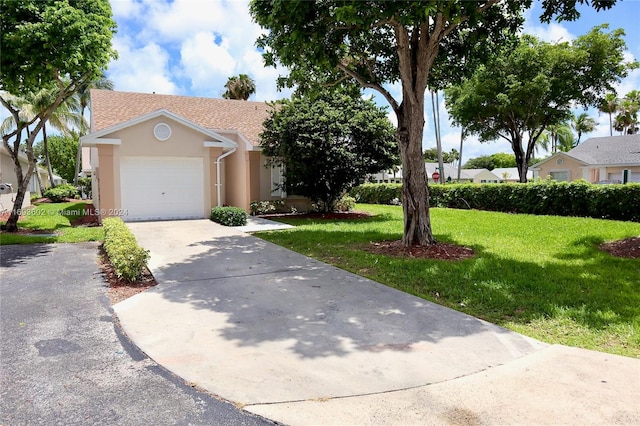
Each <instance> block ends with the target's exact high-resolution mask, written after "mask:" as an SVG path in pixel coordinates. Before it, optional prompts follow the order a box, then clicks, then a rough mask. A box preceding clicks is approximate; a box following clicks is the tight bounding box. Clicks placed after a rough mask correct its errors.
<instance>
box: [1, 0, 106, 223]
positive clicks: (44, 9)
mask: <svg viewBox="0 0 640 426" xmlns="http://www.w3.org/2000/svg"><path fill="white" fill-rule="evenodd" d="M0 10H2V13H1V14H0V46H2V49H1V54H0V104H2V105H3V106H4V107H5V108H6V109H7V110H8V111H9V113H10V115H11V116H12V117H13V118H14V122H15V128H13V129H7V130H6V131H4V132H3V133H2V142H3V145H4V147H5V148H6V149H7V150H8V151H9V153H10V154H11V157H12V159H13V162H14V170H15V173H16V177H17V180H18V182H19V184H18V189H17V193H16V196H15V202H14V208H13V210H12V212H11V215H10V217H9V219H8V221H7V224H6V226H5V228H6V229H7V230H9V231H16V230H17V229H18V228H17V221H18V213H19V209H20V206H21V205H22V201H23V200H24V196H25V194H26V189H27V185H28V183H29V179H30V178H31V175H32V174H33V172H34V170H35V167H36V158H35V156H34V153H33V142H34V140H35V137H36V135H37V134H38V133H39V132H40V131H41V130H42V128H43V127H44V125H45V123H46V122H47V121H48V120H49V118H50V117H51V115H52V114H53V113H54V111H55V110H56V109H57V108H58V107H59V106H60V105H61V104H62V103H63V102H64V101H65V100H66V99H68V98H69V97H70V96H72V95H73V94H74V93H75V92H76V91H77V90H78V89H79V88H80V87H81V85H82V84H84V83H86V82H88V81H91V80H93V79H95V78H97V77H98V76H100V75H101V74H102V72H103V71H104V70H105V69H106V67H107V65H108V63H109V61H110V60H111V59H112V58H115V57H116V52H115V51H114V50H113V49H112V47H111V39H112V37H113V34H114V33H115V28H116V24H115V22H114V21H113V19H112V15H111V6H110V4H109V1H108V0H82V1H79V0H21V1H14V0H0ZM43 89H51V90H55V93H56V96H55V97H54V99H53V100H52V102H51V103H50V105H44V106H43V107H42V108H40V109H39V111H38V113H37V114H36V115H35V116H34V117H33V118H30V119H28V120H25V119H24V117H25V115H24V114H22V111H21V104H20V103H18V102H14V100H15V99H17V98H21V97H22V98H28V97H29V96H32V94H34V93H38V92H40V91H42V90H43ZM25 131H26V133H27V138H26V140H25V141H24V143H23V141H22V139H21V138H22V135H23V133H24V132H25ZM21 146H24V151H25V153H26V155H27V159H28V161H29V166H28V168H27V170H26V172H23V170H22V167H21V164H20V161H19V157H18V155H19V150H20V147H21Z"/></svg>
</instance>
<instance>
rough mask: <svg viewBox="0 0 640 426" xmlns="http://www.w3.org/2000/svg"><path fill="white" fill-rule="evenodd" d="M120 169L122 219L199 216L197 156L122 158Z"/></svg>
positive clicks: (201, 182) (200, 193) (199, 162)
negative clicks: (124, 212)
mask: <svg viewBox="0 0 640 426" xmlns="http://www.w3.org/2000/svg"><path fill="white" fill-rule="evenodd" d="M120 172H121V179H120V185H121V188H122V189H121V193H122V208H123V209H126V210H127V213H128V215H127V217H126V218H124V219H125V220H153V219H187V218H201V217H203V211H204V199H203V197H204V186H203V185H204V179H203V163H202V159H201V158H191V157H124V158H122V160H121V163H120Z"/></svg>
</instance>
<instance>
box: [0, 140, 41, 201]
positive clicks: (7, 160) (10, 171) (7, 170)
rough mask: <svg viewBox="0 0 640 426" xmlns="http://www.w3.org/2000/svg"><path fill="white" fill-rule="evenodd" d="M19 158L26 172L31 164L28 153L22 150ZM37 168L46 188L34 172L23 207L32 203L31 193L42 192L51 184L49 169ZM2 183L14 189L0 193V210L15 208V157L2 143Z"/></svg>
mask: <svg viewBox="0 0 640 426" xmlns="http://www.w3.org/2000/svg"><path fill="white" fill-rule="evenodd" d="M18 158H19V159H20V163H21V164H22V170H23V172H26V171H27V166H28V164H29V161H28V160H27V155H26V154H24V153H22V152H21V153H20V154H19V155H18ZM37 170H38V173H39V174H40V180H41V182H42V185H43V186H44V188H40V184H39V183H38V179H37V178H36V176H35V173H34V175H33V176H31V179H30V180H29V186H28V187H27V193H26V194H25V196H24V201H23V202H22V208H25V207H28V206H30V205H31V194H42V192H43V190H44V189H46V188H48V187H49V186H50V185H49V175H48V173H47V171H46V170H45V169H44V168H42V167H38V168H37ZM2 183H4V184H10V185H11V188H12V191H11V192H9V193H6V194H0V212H1V211H7V210H11V209H13V201H14V199H15V195H16V193H17V192H18V178H17V177H16V172H15V169H14V164H13V158H11V154H10V153H9V151H8V150H7V149H6V148H5V147H4V146H2V145H0V184H2Z"/></svg>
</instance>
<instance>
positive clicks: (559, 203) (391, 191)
mask: <svg viewBox="0 0 640 426" xmlns="http://www.w3.org/2000/svg"><path fill="white" fill-rule="evenodd" d="M350 194H351V195H352V196H353V197H354V198H355V199H356V200H357V202H359V203H368V204H395V201H396V200H398V199H401V197H402V185H401V184H365V185H361V186H359V187H357V188H354V189H353V190H352V191H351V192H350ZM429 201H430V204H431V206H432V207H449V208H455V209H478V210H489V211H498V212H507V213H528V214H537V215H555V216H582V217H595V218H600V219H613V220H628V221H635V222H640V208H638V206H640V184H637V183H628V184H626V185H595V184H590V183H588V182H585V181H575V182H556V181H552V180H542V181H534V182H530V183H527V184H521V183H505V184H447V185H430V186H429Z"/></svg>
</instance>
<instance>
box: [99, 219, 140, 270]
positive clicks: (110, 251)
mask: <svg viewBox="0 0 640 426" xmlns="http://www.w3.org/2000/svg"><path fill="white" fill-rule="evenodd" d="M102 226H103V227H104V250H105V251H106V252H107V256H108V257H109V260H110V261H111V264H112V265H113V267H114V269H115V272H116V275H117V276H118V278H122V279H125V280H127V281H129V282H133V281H135V280H137V279H138V278H140V277H141V276H142V273H143V272H144V268H146V266H147V261H148V260H149V251H148V250H145V249H143V248H142V247H140V246H139V245H138V242H137V241H136V237H135V236H134V235H133V233H132V232H131V231H130V230H129V228H127V225H125V224H124V222H123V221H122V219H120V218H116V217H110V218H106V219H104V220H103V221H102Z"/></svg>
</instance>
